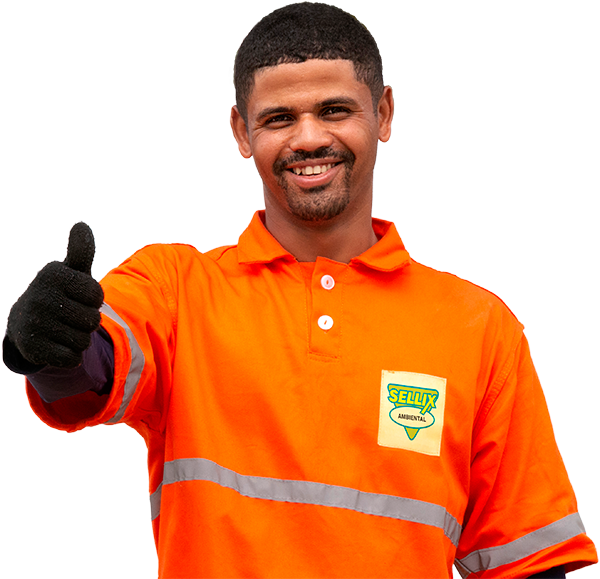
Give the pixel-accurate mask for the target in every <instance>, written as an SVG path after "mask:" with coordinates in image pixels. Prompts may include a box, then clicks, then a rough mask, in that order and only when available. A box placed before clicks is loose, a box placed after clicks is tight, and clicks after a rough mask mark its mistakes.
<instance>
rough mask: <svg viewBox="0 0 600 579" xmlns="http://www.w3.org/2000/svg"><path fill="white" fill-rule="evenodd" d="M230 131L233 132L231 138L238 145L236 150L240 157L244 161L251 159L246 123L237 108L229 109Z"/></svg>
mask: <svg viewBox="0 0 600 579" xmlns="http://www.w3.org/2000/svg"><path fill="white" fill-rule="evenodd" d="M230 123H231V130H232V131H233V136H234V137H235V140H236V141H237V144H238V149H239V150H240V153H241V154H242V157H244V158H245V159H249V158H250V157H252V148H251V147H250V139H249V138H248V130H247V128H246V123H245V122H244V119H243V118H242V115H241V114H240V111H238V108H237V106H233V107H231V118H230Z"/></svg>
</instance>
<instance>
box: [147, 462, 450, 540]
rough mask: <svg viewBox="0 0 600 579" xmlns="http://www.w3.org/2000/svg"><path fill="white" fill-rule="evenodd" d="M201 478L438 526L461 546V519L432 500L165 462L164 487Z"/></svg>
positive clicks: (252, 493)
mask: <svg viewBox="0 0 600 579" xmlns="http://www.w3.org/2000/svg"><path fill="white" fill-rule="evenodd" d="M200 480H201V481H210V482H214V483H216V484H218V485H220V486H222V487H226V488H230V489H233V490H234V491H236V492H238V493H239V494H240V495H243V496H246V497H251V498H256V499H267V500H271V501H282V502H287V503H303V504H310V505H321V506H326V507H336V508H340V509H350V510H352V511H357V512H359V513H365V514H368V515H376V516H380V517H391V518H393V519H399V520H402V521H412V522H414V523H420V524H422V525H430V526H433V527H438V528H440V529H442V530H443V531H444V534H445V535H446V537H448V538H449V539H450V541H452V543H453V544H454V546H457V545H458V540H459V538H460V533H461V528H460V525H459V524H458V521H457V520H456V519H455V518H454V517H453V516H452V515H451V514H450V513H448V511H446V509H445V508H444V507H442V506H440V505H436V504H433V503H426V502H424V501H417V500H415V499H407V498H404V497H396V496H393V495H384V494H377V493H369V492H363V491H359V490H357V489H353V488H349V487H341V486H336V485H328V484H323V483H317V482H310V481H301V480H283V479H277V478H268V477H261V476H246V475H241V474H239V473H237V472H234V471H233V470H229V469H228V468H224V467H222V466H220V465H218V464H217V463H215V462H213V461H211V460H207V459H204V458H185V459H180V460H173V461H170V462H166V463H165V470H164V476H163V482H162V486H163V487H164V486H165V485H169V484H173V483H175V482H183V481H200ZM161 495H162V488H161V487H159V488H158V490H157V491H156V492H154V493H153V494H152V495H151V497H150V502H151V510H152V515H153V518H156V517H157V516H158V515H159V514H160V497H161Z"/></svg>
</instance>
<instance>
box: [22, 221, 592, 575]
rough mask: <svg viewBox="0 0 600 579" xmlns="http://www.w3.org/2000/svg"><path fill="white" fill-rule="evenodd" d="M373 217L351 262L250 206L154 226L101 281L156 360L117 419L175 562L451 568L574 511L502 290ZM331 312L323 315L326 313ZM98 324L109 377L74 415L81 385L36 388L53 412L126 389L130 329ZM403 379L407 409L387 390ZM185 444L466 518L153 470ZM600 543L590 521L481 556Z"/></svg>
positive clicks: (219, 458) (538, 558)
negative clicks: (201, 233)
mask: <svg viewBox="0 0 600 579" xmlns="http://www.w3.org/2000/svg"><path fill="white" fill-rule="evenodd" d="M373 223H374V229H375V231H376V233H377V235H378V237H379V238H380V241H379V242H378V243H377V244H376V245H375V246H373V247H372V248H371V249H369V250H368V251H367V252H365V253H364V254H362V255H361V256H358V257H357V258H355V259H353V260H352V261H351V263H350V264H347V265H346V264H341V263H337V262H333V261H331V260H328V259H322V258H319V259H318V260H317V262H316V263H314V264H306V263H298V262H296V260H295V259H294V258H293V257H292V256H291V255H290V254H288V253H287V252H286V251H285V250H284V249H283V248H282V247H281V246H280V245H279V244H278V243H277V242H276V241H275V240H274V239H273V238H272V237H271V236H270V235H269V233H268V232H267V231H266V229H265V228H264V225H263V223H262V221H261V216H260V214H257V215H255V217H254V219H253V221H252V223H251V225H250V227H249V228H248V229H247V230H246V231H245V232H244V233H243V234H242V236H241V237H240V241H239V244H238V245H236V246H230V247H225V248H219V249H216V250H213V251H210V252H208V253H206V254H204V255H203V254H200V253H199V252H197V251H196V250H195V249H194V248H192V247H189V246H184V245H170V246H164V245H156V246H149V247H146V248H144V249H142V250H140V251H139V252H138V253H136V254H135V255H134V256H132V257H131V258H130V259H129V260H127V261H126V262H125V263H123V264H122V265H121V266H120V267H118V268H116V269H115V270H113V271H112V272H111V273H109V274H108V275H107V277H106V278H105V279H104V280H103V282H102V286H103V288H104V291H105V296H106V297H105V299H106V302H107V303H108V304H109V305H110V306H111V307H112V308H113V309H114V311H115V312H117V313H118V315H119V316H120V317H121V318H122V319H123V320H124V321H125V322H126V324H127V325H128V326H129V328H130V329H131V331H132V332H133V335H134V336H135V340H136V341H137V344H138V345H139V347H140V348H141V350H142V351H143V354H144V358H145V362H144V369H143V372H142V374H141V379H140V380H139V383H138V384H137V387H136V389H135V393H134V394H133V397H132V399H131V401H130V402H129V404H128V405H127V408H126V410H125V412H124V416H123V419H122V421H123V422H126V423H127V424H129V425H130V426H132V427H133V428H135V429H136V430H137V431H138V432H140V434H141V435H142V436H144V438H145V440H146V443H147V445H148V449H149V470H150V492H151V493H155V492H157V490H158V491H159V492H160V493H161V495H160V496H161V500H160V515H159V516H158V517H156V518H155V519H154V521H153V525H154V532H155V538H156V543H157V550H158V556H159V576H160V577H162V578H183V577H185V578H191V577H237V576H240V577H241V576H244V577H333V576H337V577H411V578H419V577H421V578H432V577H440V578H441V577H451V576H452V572H451V567H452V564H453V562H454V559H455V557H456V558H459V559H462V558H464V557H466V556H468V555H469V554H470V553H472V552H474V551H478V550H481V549H486V548H489V547H497V546H500V545H504V544H507V543H511V542H512V541H515V540H516V539H519V538H520V537H522V536H524V535H527V534H528V533H531V532H532V531H535V530H537V529H541V528H544V527H546V526H548V525H550V524H552V523H554V522H555V521H559V520H561V519H562V518H564V517H566V516H567V515H570V514H572V513H576V511H577V507H576V502H575V498H574V495H573V492H572V489H571V486H570V484H569V481H568V478H567V475H566V472H565V470H564V467H563V464H562V460H561V457H560V455H559V453H558V450H557V448H556V444H555V442H554V436H553V433H552V427H551V423H550V420H549V417H548V413H547V409H546V404H545V401H544V398H543V394H542V391H541V388H540V386H539V383H538V379H537V376H536V374H535V370H534V368H533V365H532V363H531V359H530V356H529V350H528V347H527V342H526V340H525V338H524V336H523V333H522V326H521V324H520V323H519V322H518V321H517V320H516V319H515V317H514V316H513V314H512V313H511V312H510V311H509V310H508V308H507V307H506V306H505V305H504V304H503V303H502V302H501V301H500V300H499V299H498V298H497V297H495V296H494V295H493V294H491V293H489V292H487V291H485V290H482V289H481V288H478V287H477V286H475V285H473V284H470V283H468V282H465V281H463V280H460V279H458V278H456V277H455V276H452V275H449V274H445V273H440V272H437V271H434V270H432V269H430V268H427V267H425V266H423V265H420V264H418V263H416V262H414V261H413V260H411V259H410V257H409V255H408V253H407V252H406V250H405V248H404V246H403V244H402V242H401V240H400V238H399V237H398V234H397V232H396V230H395V228H394V226H393V225H392V224H390V223H387V222H384V221H380V220H374V222H373ZM324 275H329V276H331V277H332V278H333V280H334V282H335V285H334V286H333V288H332V289H325V288H324V287H323V285H322V284H321V279H322V277H323V276H324ZM323 315H328V316H330V317H331V319H332V320H333V326H332V327H331V329H329V330H322V329H321V328H320V327H319V325H318V320H319V318H320V317H321V316H323ZM103 325H104V327H105V328H106V329H107V330H108V331H109V333H110V335H111V337H112V339H113V341H114V344H115V385H114V387H113V391H112V393H111V395H110V396H109V398H108V400H107V402H106V404H105V406H104V407H103V408H102V409H100V410H99V411H97V412H96V410H94V412H95V414H93V415H91V416H85V415H84V414H80V416H79V418H76V416H77V412H78V406H77V403H78V401H77V397H73V398H71V399H67V400H66V401H62V402H61V403H60V404H57V405H52V404H45V403H44V402H42V401H41V399H40V398H39V397H38V396H37V394H36V393H35V391H34V390H33V389H32V388H31V387H29V390H28V392H29V396H30V400H31V404H32V406H33V408H34V410H35V411H36V412H37V413H38V415H39V416H40V417H41V418H42V419H43V420H45V421H46V422H47V423H48V424H50V425H51V426H53V427H55V428H62V429H65V430H69V431H74V430H78V429H80V428H83V427H85V426H90V425H95V424H101V423H105V422H107V421H109V420H111V419H112V418H113V417H114V416H115V414H116V413H117V412H118V410H119V408H120V407H121V404H122V400H123V396H124V388H125V386H124V385H125V382H126V379H127V376H128V373H129V372H130V364H131V360H132V353H131V350H130V341H129V339H128V337H127V334H126V332H125V330H124V329H123V327H122V325H120V324H119V323H117V322H115V321H114V320H113V319H110V318H109V317H106V316H103ZM384 370H385V371H388V372H392V374H390V376H392V377H394V376H396V374H393V373H394V372H399V373H411V374H409V376H412V375H414V376H417V378H416V379H417V382H416V384H421V382H418V380H422V379H423V378H422V377H423V376H425V377H426V378H427V377H437V378H436V380H437V381H436V382H433V386H431V387H427V388H425V387H420V389H419V388H417V387H416V386H414V385H413V386H406V385H405V384H404V383H401V381H400V382H399V383H398V384H396V383H395V382H394V380H392V381H391V382H390V384H388V385H387V391H386V384H384V383H383V382H382V371H384ZM398 376H402V377H403V379H404V377H405V374H398ZM394 388H396V390H394ZM442 388H444V389H445V401H444V402H443V413H441V411H440V408H441V405H442V397H441V393H442ZM392 390H394V392H393V393H392ZM382 391H383V394H382ZM415 393H416V394H415ZM428 393H429V394H428ZM432 393H433V394H432ZM436 393H437V394H436ZM388 394H389V398H386V396H388ZM436 396H437V397H436ZM409 398H410V400H411V401H412V402H413V406H412V407H409V406H406V405H405V406H404V407H402V406H401V407H400V408H399V413H398V415H396V414H395V410H396V409H395V408H394V407H393V406H390V408H391V410H389V409H388V408H387V406H386V408H385V412H382V410H381V408H382V405H384V404H388V400H390V399H391V400H397V401H398V400H405V401H406V400H408V399H409ZM417 399H418V400H417ZM426 400H427V401H429V406H428V407H427V408H429V409H430V410H429V414H428V413H427V412H426V411H425V410H426V407H425V406H424V405H425V401H426ZM419 401H420V402H419ZM390 404H391V403H390ZM406 404H408V402H406ZM418 404H421V406H418ZM86 408H88V407H86ZM407 408H408V410H407ZM411 408H412V409H411ZM415 408H417V409H416V410H415ZM388 410H389V415H390V416H393V417H394V419H395V420H397V421H399V422H398V424H393V423H391V422H390V423H386V424H387V427H386V428H388V431H386V432H388V434H387V435H384V436H383V438H381V440H388V439H386V436H387V437H388V438H389V437H391V438H392V439H393V440H396V439H397V440H398V441H399V444H402V445H404V446H407V447H408V448H396V447H391V446H383V445H381V444H379V443H378V440H380V439H379V438H378V436H381V435H380V422H381V421H382V420H384V421H385V420H387V416H388ZM88 411H89V410H88ZM411 413H412V414H411ZM409 415H410V416H409ZM382 417H383V418H382ZM434 418H435V422H436V424H437V426H436V428H439V429H440V430H439V432H440V433H441V434H440V435H439V436H441V438H440V440H439V452H438V455H436V454H435V452H436V449H435V448H434V450H433V451H431V452H433V454H432V453H431V452H430V453H429V454H426V453H424V452H420V451H415V450H412V449H411V447H410V445H411V444H412V443H413V442H414V443H415V445H416V444H422V442H423V441H424V440H426V439H427V437H433V438H435V436H436V435H435V434H432V433H434V426H433V425H432V426H430V425H429V424H430V422H433V420H434ZM427 420H429V421H430V422H426V421H427ZM403 421H404V422H403ZM406 421H414V422H406ZM403 424H409V425H412V424H415V425H416V427H415V428H412V429H411V427H410V426H409V427H408V428H405V427H404V426H403ZM425 425H427V426H425ZM396 427H397V428H396ZM389 433H391V434H389ZM409 433H411V434H412V435H414V440H412V441H411V439H410V437H409V436H407V435H408V434H409ZM415 433H416V434H415ZM415 448H416V447H415ZM419 448H420V447H419ZM428 452H429V451H428ZM190 458H199V459H208V460H209V461H214V462H215V463H217V464H218V465H221V466H222V467H224V468H225V469H230V470H232V471H235V472H236V473H239V474H240V475H242V476H244V477H268V478H270V479H276V480H278V481H282V480H283V481H312V482H315V483H322V484H324V485H332V488H333V487H347V488H351V489H358V490H359V491H362V492H363V493H373V494H375V495H392V496H394V497H404V498H407V499H414V500H415V501H422V502H423V503H431V504H433V505H440V506H441V507H443V509H445V510H446V511H447V513H448V514H449V515H450V516H451V517H454V518H455V519H456V520H457V521H458V523H459V525H461V526H462V527H463V529H462V535H461V536H460V542H458V548H456V547H455V545H453V544H452V542H451V540H449V538H448V536H447V535H445V534H444V531H443V530H442V529H440V528H438V527H435V526H431V525H428V524H422V523H420V522H413V521H410V520H398V519H395V518H389V517H386V516H378V515H372V514H365V513H363V512H357V511H354V510H352V509H349V508H337V507H331V506H322V505H311V504H300V503H297V502H288V501H283V500H268V499H262V498H254V497H249V496H244V495H243V494H240V493H239V492H237V491H236V490H234V489H231V488H225V487H223V486H221V485H219V484H217V483H215V482H209V481H206V480H188V481H183V482H176V483H172V484H164V485H162V487H161V486H160V485H161V482H162V481H163V465H164V464H165V463H166V462H169V461H176V460H179V459H190ZM368 496H371V495H368ZM409 502H410V501H409ZM419 504H422V503H419ZM595 560H596V554H595V550H594V546H593V544H592V543H591V541H590V540H589V539H588V538H587V536H586V535H585V534H579V535H578V536H576V537H574V538H572V539H569V540H568V541H565V542H561V543H560V544H558V545H556V546H553V547H550V548H545V549H542V550H540V552H538V553H535V554H533V555H529V556H527V557H525V558H521V559H518V560H516V561H514V562H512V563H510V564H507V565H503V566H502V567H500V568H495V569H489V570H483V571H480V572H476V573H473V574H471V576H472V577H522V576H528V575H531V574H533V573H535V572H537V571H541V570H545V569H547V568H550V567H553V566H555V565H559V564H567V566H568V568H575V567H576V566H581V565H583V564H588V563H590V562H594V561H595Z"/></svg>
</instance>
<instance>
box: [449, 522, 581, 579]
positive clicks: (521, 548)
mask: <svg viewBox="0 0 600 579" xmlns="http://www.w3.org/2000/svg"><path fill="white" fill-rule="evenodd" d="M581 533H585V529H584V527H583V522H582V521H581V517H580V516H579V513H573V514H572V515H568V516H566V517H564V518H563V519H560V520H558V521H556V522H554V523H552V524H550V525H548V526H547V527H542V528H541V529H538V530H537V531H533V532H532V533H529V534H527V535H524V536H523V537H521V538H520V539H516V540H515V541H511V542H510V543H506V545H500V546H499V547H490V548H489V549H481V550H480V551H473V552H472V553H469V554H468V555H467V556H466V557H464V558H463V559H460V560H457V561H456V567H457V569H458V570H459V572H460V574H461V575H462V576H463V577H467V575H469V574H470V573H479V572H480V571H487V570H489V569H495V568H496V567H500V566H502V565H508V564H509V563H514V562H515V561H519V560H520V559H524V558H525V557H529V556H530V555H535V553H538V552H539V551H542V550H543V549H547V548H548V547H553V546H554V545H558V544H559V543H562V542H563V541H568V540H569V539H572V538H573V537H576V536H577V535H580V534H581Z"/></svg>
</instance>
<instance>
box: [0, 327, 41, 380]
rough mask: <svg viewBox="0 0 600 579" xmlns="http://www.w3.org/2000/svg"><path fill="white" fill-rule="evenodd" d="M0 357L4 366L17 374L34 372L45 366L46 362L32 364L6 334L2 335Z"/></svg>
mask: <svg viewBox="0 0 600 579" xmlns="http://www.w3.org/2000/svg"><path fill="white" fill-rule="evenodd" d="M2 359H3V360H4V364H5V365H6V367H7V368H8V369H9V370H12V371H13V372H16V373H17V374H24V375H27V374H35V373H36V372H39V371H40V370H41V369H42V368H44V367H45V366H46V364H42V365H40V364H34V363H33V362H30V361H29V360H26V359H25V358H24V357H23V354H21V352H20V351H19V348H17V347H16V346H15V345H14V344H13V343H12V342H11V340H10V338H9V337H8V335H6V336H4V340H3V342H2Z"/></svg>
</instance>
